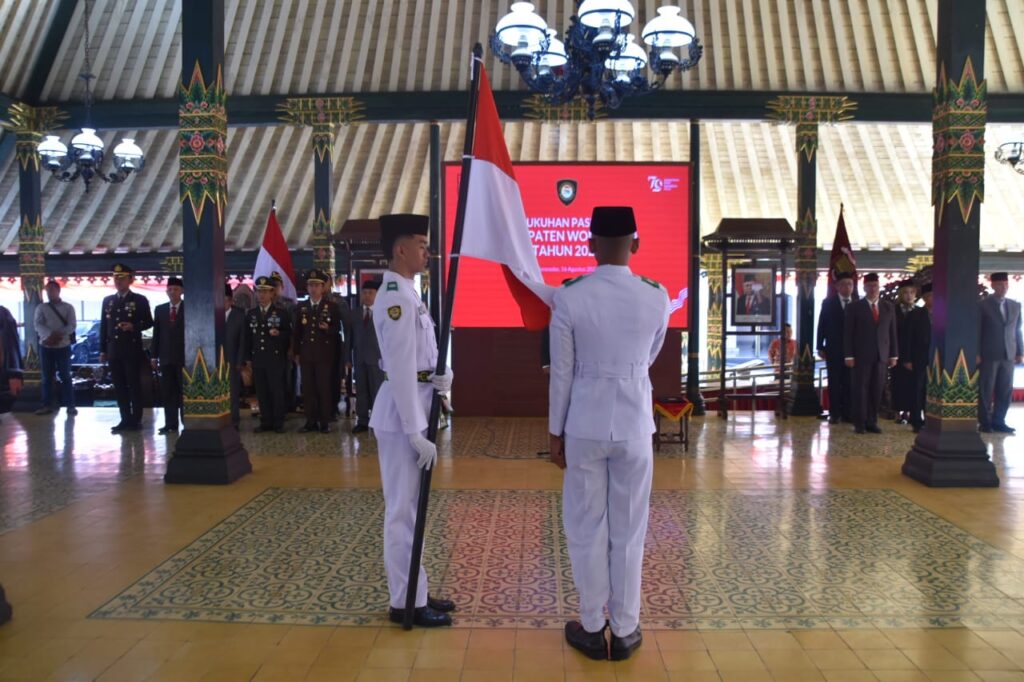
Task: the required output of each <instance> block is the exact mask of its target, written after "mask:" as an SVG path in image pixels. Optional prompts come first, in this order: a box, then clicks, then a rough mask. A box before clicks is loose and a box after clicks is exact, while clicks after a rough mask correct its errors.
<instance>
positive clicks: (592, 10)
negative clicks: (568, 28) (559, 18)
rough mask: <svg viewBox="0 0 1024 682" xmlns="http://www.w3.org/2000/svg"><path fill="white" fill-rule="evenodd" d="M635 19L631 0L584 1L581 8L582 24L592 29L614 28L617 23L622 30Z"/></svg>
mask: <svg viewBox="0 0 1024 682" xmlns="http://www.w3.org/2000/svg"><path fill="white" fill-rule="evenodd" d="M635 17H636V13H635V12H634V11H633V3H631V2H630V1H629V0H583V2H582V3H581V4H580V8H579V18H580V23H581V24H583V25H584V26H589V27H590V28H601V27H602V26H611V27H614V26H615V23H616V21H618V25H619V27H620V28H625V27H626V26H629V25H630V24H631V23H633V19H634V18H635Z"/></svg>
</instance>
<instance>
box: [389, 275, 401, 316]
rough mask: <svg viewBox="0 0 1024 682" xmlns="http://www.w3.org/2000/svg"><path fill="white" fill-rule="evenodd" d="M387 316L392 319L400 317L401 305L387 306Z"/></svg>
mask: <svg viewBox="0 0 1024 682" xmlns="http://www.w3.org/2000/svg"><path fill="white" fill-rule="evenodd" d="M391 284H394V282H392V283H391ZM389 286H390V285H389ZM388 317H390V318H391V319H392V320H398V319H400V318H401V317H402V306H400V305H393V306H391V307H390V308H388Z"/></svg>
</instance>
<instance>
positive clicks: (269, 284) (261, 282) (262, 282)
mask: <svg viewBox="0 0 1024 682" xmlns="http://www.w3.org/2000/svg"><path fill="white" fill-rule="evenodd" d="M256 288H257V289H273V288H274V280H273V279H272V278H271V277H267V276H266V275H260V276H259V277H257V278H256Z"/></svg>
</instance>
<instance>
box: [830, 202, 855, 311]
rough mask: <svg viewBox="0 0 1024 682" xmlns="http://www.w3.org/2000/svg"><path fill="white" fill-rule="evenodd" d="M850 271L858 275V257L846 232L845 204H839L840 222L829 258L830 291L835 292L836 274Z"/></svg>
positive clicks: (831, 293) (837, 225)
mask: <svg viewBox="0 0 1024 682" xmlns="http://www.w3.org/2000/svg"><path fill="white" fill-rule="evenodd" d="M844 272H848V273H850V274H851V275H853V276H854V277H856V276H857V258H856V257H855V256H854V255H853V247H851V246H850V235H848V234H847V233H846V221H845V220H843V205H842V204H840V205H839V222H838V224H836V236H835V239H834V240H833V241H832V255H831V256H829V259H828V291H829V295H830V296H831V295H833V294H834V293H835V279H836V275H839V274H840V273H844Z"/></svg>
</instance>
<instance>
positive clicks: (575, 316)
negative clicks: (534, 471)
mask: <svg viewBox="0 0 1024 682" xmlns="http://www.w3.org/2000/svg"><path fill="white" fill-rule="evenodd" d="M590 232H591V238H590V248H591V251H592V252H593V253H594V257H595V259H596V260H597V269H596V270H595V271H594V272H593V273H592V274H590V275H584V276H582V277H577V278H576V279H574V280H571V281H569V282H567V283H566V284H565V285H563V286H562V288H560V289H559V290H558V291H557V293H556V294H555V298H554V305H553V312H552V317H551V326H550V329H551V380H550V414H549V429H550V432H551V460H552V461H553V462H554V463H555V464H557V465H558V466H559V467H561V468H563V469H565V482H564V488H563V510H562V511H563V517H564V520H565V535H566V539H567V541H568V545H569V558H570V560H571V561H572V573H573V578H574V580H575V582H576V589H577V590H578V591H579V594H580V620H574V621H570V622H568V623H566V626H565V639H566V641H567V642H568V643H569V645H570V646H572V647H574V648H576V649H578V650H579V651H581V652H583V653H584V654H585V655H587V656H589V657H590V658H594V659H608V658H611V659H612V660H623V659H626V658H629V656H630V655H631V654H632V653H633V651H635V650H636V648H637V647H639V646H640V643H641V641H642V637H641V634H640V569H641V565H642V563H643V555H644V535H645V533H646V531H647V515H648V511H649V503H650V494H651V474H652V469H653V458H654V453H653V451H652V441H651V436H652V434H653V433H654V415H653V413H652V407H653V396H652V395H651V391H652V389H651V381H650V377H649V376H648V370H649V368H650V365H651V364H652V363H653V362H654V359H655V357H657V355H658V352H659V351H660V350H661V346H662V343H663V342H664V340H665V331H666V328H667V327H668V317H669V298H668V293H667V292H666V290H665V288H664V287H663V286H661V285H660V284H658V283H657V282H654V281H652V280H649V279H646V278H644V277H641V276H639V275H636V274H634V273H633V272H632V271H630V269H629V259H630V256H631V255H632V254H633V253H636V251H637V249H638V247H639V244H640V242H639V240H638V239H637V238H636V222H635V220H634V217H633V210H632V209H631V208H629V207H597V208H595V209H594V212H593V216H592V218H591V222H590ZM605 607H607V608H608V612H609V614H610V616H611V621H610V625H611V631H612V634H611V643H610V646H609V644H608V642H607V640H606V639H605V633H604V631H605V629H606V628H607V627H608V625H609V623H608V621H606V620H605V616H604V609H605Z"/></svg>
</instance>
